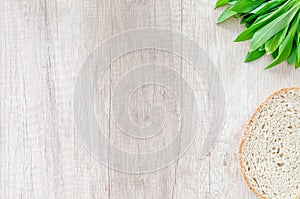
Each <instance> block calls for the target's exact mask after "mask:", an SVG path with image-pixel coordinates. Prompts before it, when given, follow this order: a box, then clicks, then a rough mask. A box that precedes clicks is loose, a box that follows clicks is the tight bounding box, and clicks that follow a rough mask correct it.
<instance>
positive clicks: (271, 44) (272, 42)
mask: <svg viewBox="0 0 300 199" xmlns="http://www.w3.org/2000/svg"><path fill="white" fill-rule="evenodd" d="M287 31H288V26H287V27H286V28H284V29H283V30H282V31H280V32H279V33H277V34H276V35H275V36H274V37H272V38H271V39H269V40H268V41H267V42H266V43H265V49H266V53H267V55H269V54H272V53H273V52H274V51H275V50H276V49H277V48H278V47H279V45H280V44H281V43H282V41H283V40H284V38H285V36H286V33H287Z"/></svg>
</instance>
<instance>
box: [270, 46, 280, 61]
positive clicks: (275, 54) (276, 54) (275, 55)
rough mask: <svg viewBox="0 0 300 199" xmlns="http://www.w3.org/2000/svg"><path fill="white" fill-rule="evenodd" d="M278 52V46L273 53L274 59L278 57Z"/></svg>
mask: <svg viewBox="0 0 300 199" xmlns="http://www.w3.org/2000/svg"><path fill="white" fill-rule="evenodd" d="M278 53H279V48H277V49H276V50H275V51H274V52H273V53H272V57H273V59H276V57H277V56H278Z"/></svg>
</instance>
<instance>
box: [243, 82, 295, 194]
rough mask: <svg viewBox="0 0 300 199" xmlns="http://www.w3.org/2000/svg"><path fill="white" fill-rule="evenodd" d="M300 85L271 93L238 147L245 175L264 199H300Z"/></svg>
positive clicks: (254, 189) (251, 121)
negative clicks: (299, 86)
mask: <svg viewBox="0 0 300 199" xmlns="http://www.w3.org/2000/svg"><path fill="white" fill-rule="evenodd" d="M299 144H300V88H295V87H293V88H285V89H281V90H279V91H276V92H275V93H273V94H271V95H270V96H269V97H268V98H267V99H266V100H265V101H264V102H263V103H262V104H261V105H260V106H259V107H258V108H257V109H256V111H255V113H254V114H253V115H252V117H251V118H250V120H249V121H248V124H247V126H246V127H245V131H244V135H243V138H242V141H241V144H240V148H239V160H240V166H241V170H242V174H243V177H244V179H245V181H246V183H247V185H248V186H249V188H250V189H251V190H252V191H253V192H254V193H255V194H256V195H257V196H258V197H259V198H263V199H277V198H278V199H299V198H300V146H299Z"/></svg>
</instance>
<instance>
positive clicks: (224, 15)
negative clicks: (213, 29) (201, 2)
mask: <svg viewBox="0 0 300 199" xmlns="http://www.w3.org/2000/svg"><path fill="white" fill-rule="evenodd" d="M236 14H237V12H235V11H232V10H231V7H228V8H226V9H225V10H224V12H223V13H222V14H221V15H220V17H219V18H218V19H217V24H219V23H222V22H223V21H225V20H227V19H229V18H230V17H232V16H233V15H236Z"/></svg>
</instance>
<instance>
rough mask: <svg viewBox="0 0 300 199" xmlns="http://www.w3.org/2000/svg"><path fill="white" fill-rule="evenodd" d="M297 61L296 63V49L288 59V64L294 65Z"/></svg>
mask: <svg viewBox="0 0 300 199" xmlns="http://www.w3.org/2000/svg"><path fill="white" fill-rule="evenodd" d="M295 61H296V49H295V48H293V50H292V52H291V54H290V56H289V58H288V59H287V62H288V64H290V65H291V64H294V63H295Z"/></svg>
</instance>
